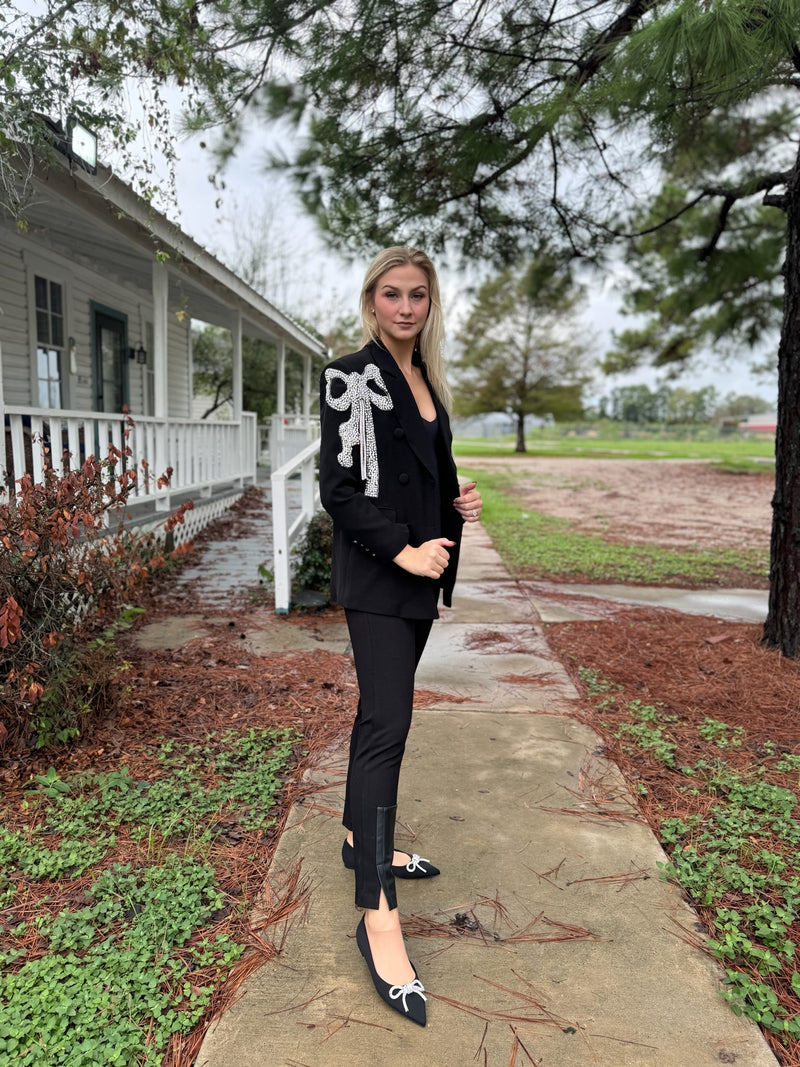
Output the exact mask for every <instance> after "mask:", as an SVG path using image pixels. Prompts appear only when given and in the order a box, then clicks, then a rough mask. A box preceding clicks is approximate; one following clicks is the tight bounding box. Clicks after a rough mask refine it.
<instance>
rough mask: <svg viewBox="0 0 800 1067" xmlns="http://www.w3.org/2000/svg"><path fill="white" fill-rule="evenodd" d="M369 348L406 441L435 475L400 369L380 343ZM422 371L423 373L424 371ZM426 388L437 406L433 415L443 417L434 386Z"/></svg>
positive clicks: (420, 424)
mask: <svg viewBox="0 0 800 1067" xmlns="http://www.w3.org/2000/svg"><path fill="white" fill-rule="evenodd" d="M370 351H371V353H372V354H374V356H375V363H376V365H377V366H378V367H379V369H380V372H381V374H382V375H383V380H384V382H385V383H386V388H387V389H388V390H389V393H390V394H391V397H392V403H393V404H394V413H395V417H396V418H397V421H398V422H399V424H400V426H401V427H402V428H403V432H404V433H405V435H406V439H407V440H408V443H409V444H410V445H411V447H412V449H413V450H414V453H415V454H416V456H417V459H418V460H419V461H420V463H422V465H423V466H424V467H425V469H426V470H427V471H429V472H430V473H431V474H433V475H434V476H435V475H436V471H435V469H433V468H432V467H431V463H430V453H431V449H430V447H429V445H428V442H427V441H426V440H425V428H424V427H423V425H422V416H421V415H420V413H419V408H418V407H417V402H416V400H415V399H414V394H413V393H412V392H411V387H410V386H409V384H408V382H407V381H406V379H405V376H404V375H403V372H402V371H401V370H400V368H399V367H398V366H397V363H396V362H395V360H394V356H393V355H392V354H391V352H389V351H387V350H386V349H385V348H384V347H383V345H381V344H379V343H378V342H373V343H372V344H371V345H370ZM423 374H425V372H424V370H423ZM425 381H426V383H427V381H428V378H427V375H425ZM428 388H429V389H430V393H431V396H432V397H433V403H434V406H435V408H436V417H437V418H438V419H442V418H443V416H444V410H443V408H442V405H441V404H440V403H439V398H438V397H437V396H436V394H435V393H434V391H433V389H431V387H430V385H429V386H428ZM440 425H441V424H440Z"/></svg>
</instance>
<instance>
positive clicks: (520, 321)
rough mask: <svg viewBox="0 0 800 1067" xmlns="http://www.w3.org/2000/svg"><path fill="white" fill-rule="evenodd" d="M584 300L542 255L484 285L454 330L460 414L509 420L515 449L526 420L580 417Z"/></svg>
mask: <svg viewBox="0 0 800 1067" xmlns="http://www.w3.org/2000/svg"><path fill="white" fill-rule="evenodd" d="M582 298H583V292H582V289H581V287H580V286H579V285H577V284H576V283H575V281H574V279H573V277H572V275H571V273H570V271H569V270H567V269H565V268H563V267H562V266H560V265H559V264H558V262H557V260H556V259H554V258H553V257H552V256H549V255H547V254H546V253H544V252H540V253H539V254H538V255H537V256H536V257H535V258H534V259H532V260H531V261H530V262H529V263H528V264H527V265H526V266H524V267H521V268H517V269H514V268H509V269H507V270H504V271H502V272H501V273H500V274H497V275H496V276H494V277H493V278H490V279H489V280H488V281H486V282H484V283H483V285H482V286H481V287H480V289H479V291H478V294H477V297H476V299H475V302H474V304H473V306H472V309H471V311H470V312H469V315H468V316H467V319H466V321H465V322H464V324H463V325H462V327H461V329H460V330H459V332H458V338H457V341H458V346H459V353H460V354H459V356H458V358H457V359H456V360H455V362H454V369H455V371H456V377H457V380H458V386H457V389H456V406H457V407H458V410H459V412H461V413H462V414H474V413H478V412H488V411H505V412H507V413H508V414H510V415H513V416H514V418H515V420H516V427H517V443H516V451H517V452H525V451H526V448H525V416H526V415H545V414H551V415H552V416H553V417H554V418H555V419H574V418H580V417H581V415H582V411H583V407H582V401H581V394H582V390H583V387H584V385H585V384H586V382H587V381H588V378H587V377H586V375H585V368H586V361H587V356H588V349H589V344H588V340H587V338H586V337H585V333H586V328H585V326H583V325H582V324H581V322H580V320H579V316H578V308H579V306H580V303H581V300H582Z"/></svg>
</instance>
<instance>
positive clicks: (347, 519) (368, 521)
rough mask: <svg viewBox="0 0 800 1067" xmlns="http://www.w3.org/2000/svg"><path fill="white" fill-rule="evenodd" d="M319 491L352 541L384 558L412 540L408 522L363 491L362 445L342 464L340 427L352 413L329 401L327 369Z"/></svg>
mask: <svg viewBox="0 0 800 1067" xmlns="http://www.w3.org/2000/svg"><path fill="white" fill-rule="evenodd" d="M319 410H320V431H321V437H322V440H321V444H320V454H319V495H320V500H321V502H322V506H323V507H324V508H325V510H326V511H327V512H328V514H329V515H330V517H331V518H332V519H333V522H334V525H335V526H337V527H339V529H340V530H341V531H342V533H343V534H344V535H345V536H346V537H347V538H348V539H350V540H352V542H353V543H354V544H355V545H357V546H359V547H360V548H362V549H363V550H364V551H365V552H368V553H369V554H370V555H371V556H374V557H375V558H377V559H382V560H393V559H394V557H395V556H396V555H397V554H398V552H400V551H401V550H402V549H403V548H405V547H406V545H407V544H408V543H409V529H408V526H407V524H405V523H400V522H395V521H394V514H393V512H392V511H391V510H390V509H387V508H381V507H380V505H379V503H378V501H376V500H373V498H371V497H368V496H367V495H366V493H365V492H364V488H365V483H364V481H363V480H362V478H361V458H360V456H359V447H360V446H359V445H354V446H353V449H352V464H351V466H349V467H346V466H344V465H343V463H342V462H341V460H340V459H339V456H340V455H341V453H342V451H343V445H342V440H341V437H340V434H339V428H340V426H341V425H342V423H343V422H345V421H346V420H347V418H348V417H349V413H348V412H347V411H344V412H341V411H336V410H335V409H334V408H332V407H331V406H330V405H329V404H328V403H327V402H326V389H325V372H324V371H323V373H322V376H321V378H320V401H319Z"/></svg>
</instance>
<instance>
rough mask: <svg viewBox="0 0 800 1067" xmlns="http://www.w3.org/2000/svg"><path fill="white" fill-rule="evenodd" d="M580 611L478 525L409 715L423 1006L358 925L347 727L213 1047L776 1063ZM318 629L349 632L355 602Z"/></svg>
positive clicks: (242, 1057)
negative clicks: (678, 861)
mask: <svg viewBox="0 0 800 1067" xmlns="http://www.w3.org/2000/svg"><path fill="white" fill-rule="evenodd" d="M568 588H569V589H574V588H575V587H568ZM558 589H559V587H554V592H557V591H558ZM591 589H592V595H593V594H594V592H596V587H591ZM669 592H670V595H671V596H673V595H674V594H675V591H674V590H670V591H669ZM637 595H638V594H637ZM575 603H576V604H577V605H578V606H579V610H580V612H581V614H577V613H573V614H572V615H571V616H570V617H592V616H591V612H592V605H591V596H588V595H587V594H586V591H585V590H584V593H583V595H582V596H581V597H580V599H579V600H576V602H575ZM598 603H599V601H598ZM571 610H572V609H571V608H570V607H569V604H568V602H567V605H566V606H565V601H564V598H563V595H559V596H554V597H553V599H548V593H547V590H546V589H543V588H542V586H541V584H537V585H536V586H535V587H534V585H533V584H531V583H529V584H526V583H519V582H515V581H513V580H512V579H511V578H510V577H509V576H508V574H507V573H506V572H505V569H504V568H503V565H502V562H501V561H500V559H499V557H498V556H497V554H496V553H495V551H494V549H493V547H492V545H491V542H490V541H489V539H488V538H487V537H486V535H485V533H484V532H483V530H482V529H481V528H480V527H468V528H467V530H466V534H465V546H464V553H463V556H462V565H461V571H460V580H459V584H458V586H457V587H456V594H455V597H454V604H453V608H452V609H449V610H446V611H443V613H442V618H441V620H440V621H439V622H437V623H436V624H435V625H434V627H433V631H432V634H431V639H430V642H429V646H428V648H427V649H426V652H425V655H424V656H423V659H422V661H421V663H420V668H419V672H418V678H417V680H418V685H419V687H420V688H423V689H425V690H427V691H428V693H429V694H431V703H430V705H429V706H426V707H425V708H423V709H419V710H417V711H415V714H414V722H413V725H412V728H411V733H410V736H409V741H408V745H407V748H406V757H405V761H404V764H403V772H402V776H401V784H400V794H401V795H400V802H399V809H398V820H399V823H398V837H397V843H398V846H399V847H403V845H404V844H405V845H406V846H407V848H408V849H409V850H413V851H419V852H420V853H421V854H422V855H424V856H429V857H430V858H431V860H432V861H433V862H435V863H436V864H437V865H438V866H440V867H441V869H442V874H441V876H440V877H438V878H435V879H432V880H425V881H417V882H398V898H399V907H400V911H401V916H402V919H403V922H404V928H405V932H406V936H407V941H408V947H409V955H410V957H411V959H412V961H413V962H414V963H415V965H416V967H417V970H418V971H419V974H420V977H421V979H422V981H423V982H424V984H425V987H426V990H427V991H428V1003H427V1009H428V1026H427V1027H426V1028H425V1029H421V1028H419V1027H416V1026H413V1025H411V1024H410V1023H408V1022H407V1021H405V1020H403V1019H402V1018H400V1016H399V1015H397V1014H396V1013H395V1012H392V1011H391V1010H390V1009H389V1008H388V1007H387V1006H386V1005H385V1004H383V1002H382V1001H380V1000H379V999H378V997H377V995H376V994H375V992H374V990H373V988H372V984H371V981H370V978H369V975H368V972H367V969H366V967H365V965H364V962H363V960H362V959H361V956H360V955H359V952H358V949H357V947H356V944H355V939H354V933H355V927H356V924H357V922H358V917H359V913H358V911H357V910H356V909H355V908H354V906H353V876H352V872H350V871H347V870H345V869H344V867H343V866H342V864H341V860H340V856H339V851H340V847H341V841H342V837H343V833H344V831H343V829H342V826H341V821H340V820H341V815H340V813H341V805H342V800H343V787H344V773H345V767H346V752H345V751H344V746H343V747H342V749H340V750H336V751H330V752H329V753H328V754H327V756H326V757H325V758H324V759H323V761H322V763H321V764H319V765H317V766H316V768H315V769H314V771H313V773H312V774H311V775H310V778H309V780H310V782H311V783H312V784H313V785H315V786H316V787H317V788H316V790H315V791H314V792H313V793H312V795H311V796H310V797H309V798H308V799H307V800H306V801H305V802H304V803H302V804H297V805H295V807H294V808H293V810H292V812H291V814H290V817H289V820H288V823H287V826H286V829H285V830H284V832H283V834H282V836H281V840H280V843H279V846H278V849H277V851H276V854H275V857H274V861H273V863H272V866H271V868H270V869H269V870H268V871H265V872H264V875H265V883H264V906H265V909H267V910H268V909H269V907H270V906H271V904H272V903H273V902H274V901H276V900H278V899H279V898H280V895H281V894H282V893H283V892H285V891H286V888H287V886H289V885H291V884H292V879H293V878H294V877H295V876H297V875H298V872H299V878H300V884H301V885H302V884H305V885H307V886H308V889H309V896H308V904H307V907H305V908H303V909H299V910H297V911H296V912H294V914H293V916H292V918H291V919H290V920H289V921H288V922H287V923H286V924H285V925H283V926H281V927H280V928H279V929H271V930H269V931H266V933H265V936H267V937H268V938H269V939H270V940H274V941H275V942H276V943H277V944H279V945H280V951H279V953H278V954H277V955H276V956H275V958H274V959H273V960H271V961H270V962H269V963H267V964H265V965H264V966H262V967H261V968H260V969H259V970H258V971H256V972H255V973H254V974H253V975H251V976H250V977H249V978H248V979H247V980H246V982H245V983H244V985H243V986H242V987H241V988H240V990H239V999H238V1000H237V1001H236V1003H235V1004H233V1005H232V1006H231V1007H230V1008H229V1009H228V1010H227V1011H226V1012H225V1013H224V1015H223V1016H222V1018H221V1019H220V1020H219V1021H218V1022H217V1023H216V1024H215V1025H214V1026H213V1027H212V1028H211V1029H210V1031H209V1033H208V1034H207V1036H206V1039H205V1042H204V1044H203V1047H202V1049H201V1051H200V1053H199V1055H198V1057H197V1060H196V1064H197V1065H198V1067H256V1065H258V1067H339V1065H342V1067H393V1065H394V1064H397V1063H412V1064H423V1065H426V1067H469V1065H470V1064H476V1063H477V1064H481V1065H483V1067H506V1065H508V1064H516V1065H517V1067H520V1065H521V1064H528V1063H530V1064H536V1065H538V1067H578V1065H583V1064H586V1063H590V1064H595V1065H597V1067H689V1065H691V1067H712V1065H718V1064H720V1063H735V1064H737V1065H738V1067H774V1065H775V1064H776V1060H775V1059H774V1057H773V1055H772V1053H771V1052H770V1051H769V1049H768V1047H767V1045H766V1043H765V1042H764V1040H763V1037H762V1035H761V1033H760V1031H759V1030H758V1028H757V1027H756V1026H755V1025H754V1024H753V1023H751V1022H749V1021H747V1020H745V1019H743V1018H740V1017H737V1016H736V1015H734V1013H733V1012H732V1011H731V1009H730V1008H729V1007H728V1005H727V1004H726V1003H725V1002H724V1001H723V1000H722V998H721V997H720V992H719V991H720V988H721V985H722V980H723V977H724V975H723V972H722V970H721V968H720V967H719V966H718V965H717V963H716V962H715V961H713V960H712V959H711V958H710V957H709V956H708V954H707V953H706V952H705V951H704V950H703V947H702V945H703V933H704V931H703V929H702V927H700V926H699V925H698V922H697V917H696V915H695V913H694V912H693V911H692V909H691V908H690V907H689V906H688V905H687V903H686V902H685V901H684V899H683V898H682V895H681V893H680V892H679V890H678V889H677V888H676V887H674V886H672V885H671V884H669V883H668V882H666V881H664V880H662V879H661V878H660V876H659V868H658V865H659V863H661V862H663V861H664V860H665V856H664V853H663V852H662V850H661V848H660V846H659V844H658V842H657V841H656V839H655V837H654V836H653V834H652V832H651V831H650V829H649V827H648V826H647V825H646V824H645V823H644V822H643V821H642V820H641V819H640V818H639V816H638V813H637V809H636V805H635V802H634V800H633V798H632V797H631V795H630V794H629V792H628V789H627V786H626V784H625V782H624V780H623V778H622V776H621V774H620V772H619V771H618V769H617V768H616V766H615V765H614V764H613V763H611V762H609V761H608V760H607V759H605V757H604V755H603V752H602V747H601V746H600V743H599V738H598V736H597V735H596V734H594V733H593V732H592V731H591V730H590V729H589V728H588V727H587V726H586V725H584V724H583V723H581V722H580V721H579V720H578V719H577V718H576V717H575V716H574V715H573V714H572V712H573V708H574V706H575V704H576V701H577V699H578V694H577V692H576V691H575V689H574V687H573V686H572V683H571V681H570V679H569V676H568V675H567V674H566V672H565V671H564V669H563V667H562V666H561V664H560V663H559V662H558V661H557V660H556V659H555V657H554V656H553V655H552V653H551V651H550V649H549V646H548V644H547V641H546V639H545V636H544V633H543V630H542V626H541V623H542V621H543V620H544V619H546V618H548V617H553V618H558V617H563V614H560V613H563V612H565V611H567V612H569V611H571ZM737 610H739V609H738V608H737ZM587 613H588V614H587ZM254 615H255V613H254ZM252 623H253V625H251V626H249V627H248V638H247V640H248V643H249V644H250V647H251V648H253V650H254V651H279V650H281V649H282V650H285V651H286V652H287V653H290V652H291V651H292V649H293V648H295V647H297V648H299V647H303V645H302V642H304V641H308V639H309V638H308V634H307V632H305V631H304V630H303V629H302V628H300V627H296V626H286V625H276V624H275V617H274V616H272V617H271V618H269V617H267V616H266V615H264V616H263V617H262V618H261V620H260V622H259V621H258V619H257V618H255V617H254V619H253V620H252ZM145 630H146V627H145ZM492 635H495V637H494V638H493V637H492ZM313 640H314V647H315V648H319V649H330V650H332V651H338V652H345V653H346V652H347V651H348V640H347V630H346V626H345V625H344V623H343V622H342V620H341V619H340V618H336V617H333V618H331V619H328V620H322V619H321V620H320V621H319V624H318V625H317V626H315V633H314V638H313Z"/></svg>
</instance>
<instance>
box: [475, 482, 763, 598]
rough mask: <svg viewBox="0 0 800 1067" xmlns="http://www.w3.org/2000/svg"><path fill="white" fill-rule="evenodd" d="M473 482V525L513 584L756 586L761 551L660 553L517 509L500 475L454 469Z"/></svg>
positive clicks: (513, 492) (522, 507)
mask: <svg viewBox="0 0 800 1067" xmlns="http://www.w3.org/2000/svg"><path fill="white" fill-rule="evenodd" d="M460 473H461V474H462V476H464V477H470V478H472V477H474V478H475V479H476V480H478V481H479V483H480V488H481V493H482V495H483V501H484V507H483V513H482V516H481V520H482V522H483V525H484V526H485V528H486V530H487V531H488V533H489V535H490V536H491V538H492V540H493V542H494V544H495V547H496V548H497V551H498V552H499V553H500V555H501V556H502V557H503V561H504V563H505V564H506V566H507V568H508V570H509V572H510V573H511V574H512V575H513V576H514V577H517V578H528V579H542V578H552V579H557V580H561V581H589V582H606V583H608V582H612V583H613V582H632V583H641V584H648V585H675V586H703V585H719V584H726V585H742V586H749V585H752V584H754V583H756V584H758V585H762V584H763V583H764V581H765V579H766V576H767V573H768V564H769V556H768V548H767V545H766V544H765V545H764V547H762V548H757V547H753V548H740V549H736V548H713V547H711V548H694V549H693V548H688V547H685V548H665V547H662V546H660V545H657V544H633V543H631V542H630V541H624V540H620V539H618V538H614V537H613V536H608V535H606V536H601V535H593V534H587V533H584V532H581V531H580V530H576V529H575V528H574V524H572V523H570V522H569V521H567V520H565V519H562V518H557V517H555V516H552V515H546V514H543V513H541V512H538V511H533V510H531V509H529V508H527V507H526V506H525V505H524V502H522V501H521V500H520V495H519V493H518V492H517V491H516V488H517V486H516V483H515V481H514V480H513V479H512V478H510V477H508V476H507V475H505V474H503V473H497V472H493V471H487V470H472V469H468V470H461V471H460Z"/></svg>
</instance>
